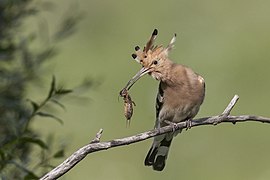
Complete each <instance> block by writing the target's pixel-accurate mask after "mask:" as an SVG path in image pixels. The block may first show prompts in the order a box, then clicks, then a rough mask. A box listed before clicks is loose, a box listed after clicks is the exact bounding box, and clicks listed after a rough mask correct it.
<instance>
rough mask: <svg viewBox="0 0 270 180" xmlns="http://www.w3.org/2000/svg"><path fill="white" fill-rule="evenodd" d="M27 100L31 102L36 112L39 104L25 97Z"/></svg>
mask: <svg viewBox="0 0 270 180" xmlns="http://www.w3.org/2000/svg"><path fill="white" fill-rule="evenodd" d="M27 101H29V102H30V103H31V105H32V107H33V112H36V111H37V110H38V109H39V105H38V104H37V103H36V102H34V101H32V100H31V99H27Z"/></svg>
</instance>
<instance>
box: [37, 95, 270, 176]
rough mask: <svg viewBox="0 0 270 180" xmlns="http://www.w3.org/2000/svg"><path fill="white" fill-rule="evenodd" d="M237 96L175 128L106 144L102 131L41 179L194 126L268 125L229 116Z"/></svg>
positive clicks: (266, 120)
mask: <svg viewBox="0 0 270 180" xmlns="http://www.w3.org/2000/svg"><path fill="white" fill-rule="evenodd" d="M238 99H239V96H237V95H235V96H234V97H233V99H232V100H231V102H230V103H229V104H228V106H227V107H226V108H225V110H224V111H223V113H222V114H221V115H218V116H210V117H204V118H199V119H194V120H192V121H191V122H189V123H187V122H180V123H178V124H176V126H171V125H169V126H166V127H163V128H160V129H154V130H150V131H147V132H143V133H140V134H136V135H134V136H130V137H125V138H121V139H114V140H111V141H108V142H100V138H101V134H102V131H103V130H102V129H101V130H100V131H99V132H98V133H97V135H96V137H95V138H94V139H93V140H92V141H91V142H90V143H89V144H87V145H85V146H83V147H82V148H80V149H79V150H77V151H76V152H74V153H73V154H72V155H71V156H69V157H68V158H67V159H66V160H65V161H64V162H63V163H61V164H60V165H58V166H57V167H56V168H54V169H53V170H51V171H50V172H48V173H47V174H46V175H44V176H43V177H42V178H41V179H42V180H50V179H57V178H59V177H61V176H63V175H64V174H65V173H67V172H68V171H69V170H71V169H72V168H73V167H74V166H75V165H76V164H77V163H79V162H80V161H81V160H83V159H84V158H85V157H86V156H87V155H88V154H90V153H93V152H97V151H102V150H107V149H109V148H114V147H117V146H123V145H129V144H133V143H137V142H140V141H143V140H146V139H149V138H152V137H154V136H158V135H161V134H165V133H168V132H171V131H173V130H179V129H184V128H187V125H188V127H195V126H202V125H217V124H220V123H225V122H227V123H228V122H229V123H233V124H235V123H237V122H246V121H256V122H262V123H270V118H267V117H262V116H255V115H240V116H231V115H230V112H231V110H232V109H233V107H234V106H235V104H236V102H237V100H238Z"/></svg>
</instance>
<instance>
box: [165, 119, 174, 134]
mask: <svg viewBox="0 0 270 180" xmlns="http://www.w3.org/2000/svg"><path fill="white" fill-rule="evenodd" d="M164 122H165V123H166V124H168V125H170V126H171V127H172V131H173V132H175V131H176V129H177V124H176V123H174V122H171V121H168V120H165V121H164Z"/></svg>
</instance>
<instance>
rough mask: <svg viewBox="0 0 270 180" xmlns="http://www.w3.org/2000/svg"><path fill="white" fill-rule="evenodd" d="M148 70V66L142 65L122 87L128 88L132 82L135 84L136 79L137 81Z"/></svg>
mask: <svg viewBox="0 0 270 180" xmlns="http://www.w3.org/2000/svg"><path fill="white" fill-rule="evenodd" d="M149 72H150V69H149V68H145V67H142V68H141V69H140V71H139V72H137V74H136V75H135V76H134V77H133V78H131V79H130V80H129V81H128V83H127V85H126V86H125V88H124V89H127V90H129V89H130V88H131V87H132V86H133V84H135V82H136V81H138V80H139V79H140V78H141V77H142V76H144V75H145V74H147V73H149Z"/></svg>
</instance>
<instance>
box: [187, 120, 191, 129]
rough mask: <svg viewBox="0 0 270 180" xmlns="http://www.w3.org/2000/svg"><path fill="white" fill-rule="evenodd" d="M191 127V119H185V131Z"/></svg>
mask: <svg viewBox="0 0 270 180" xmlns="http://www.w3.org/2000/svg"><path fill="white" fill-rule="evenodd" d="M191 127H192V119H188V120H186V131H187V130H188V129H191Z"/></svg>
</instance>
